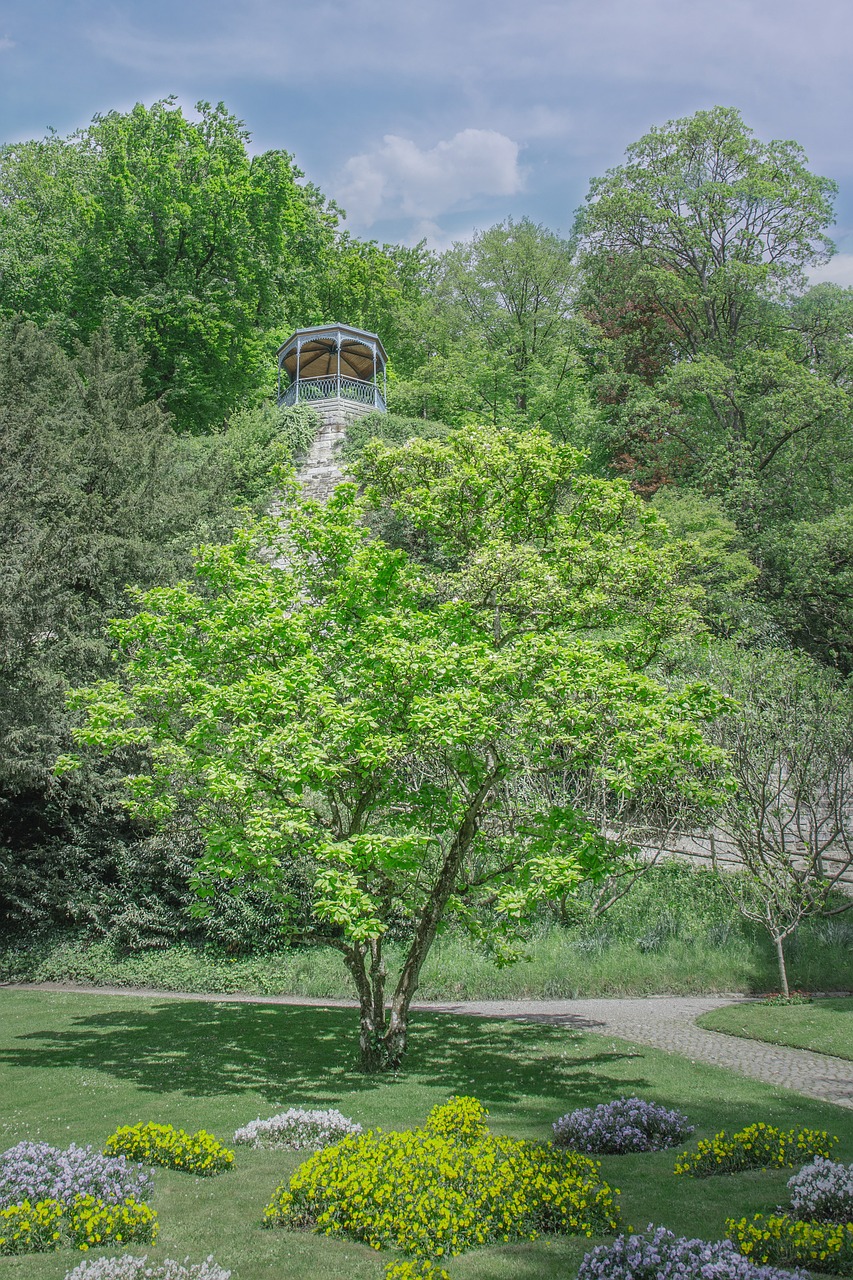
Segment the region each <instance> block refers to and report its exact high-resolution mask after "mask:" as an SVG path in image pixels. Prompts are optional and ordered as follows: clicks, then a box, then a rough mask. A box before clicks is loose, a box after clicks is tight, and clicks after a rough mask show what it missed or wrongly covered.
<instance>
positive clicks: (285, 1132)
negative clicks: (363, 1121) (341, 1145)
mask: <svg viewBox="0 0 853 1280" xmlns="http://www.w3.org/2000/svg"><path fill="white" fill-rule="evenodd" d="M355 1133H361V1125H360V1124H356V1122H355V1120H349V1119H348V1118H347V1117H346V1116H344V1115H341V1113H340V1111H336V1110H335V1109H334V1108H330V1109H329V1110H328V1111H306V1110H305V1109H304V1108H303V1107H290V1108H289V1110H287V1111H282V1112H280V1113H279V1114H278V1115H276V1116H270V1118H269V1119H268V1120H261V1119H260V1117H259V1118H258V1119H257V1120H251V1121H250V1122H249V1123H248V1124H247V1125H244V1126H243V1128H242V1129H238V1130H237V1132H236V1133H235V1134H234V1141H235V1142H236V1143H243V1144H245V1145H246V1146H250V1147H256V1148H257V1147H276V1148H283V1149H285V1150H288V1151H302V1150H304V1149H305V1148H310V1149H313V1150H317V1149H319V1148H320V1147H328V1146H331V1145H332V1143H334V1142H340V1140H341V1138H345V1137H347V1135H348V1134H355Z"/></svg>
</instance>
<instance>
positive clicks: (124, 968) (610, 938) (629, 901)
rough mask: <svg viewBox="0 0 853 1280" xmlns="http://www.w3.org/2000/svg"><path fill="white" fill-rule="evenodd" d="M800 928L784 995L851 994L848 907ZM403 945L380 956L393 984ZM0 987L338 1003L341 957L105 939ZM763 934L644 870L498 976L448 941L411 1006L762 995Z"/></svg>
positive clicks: (704, 882)
mask: <svg viewBox="0 0 853 1280" xmlns="http://www.w3.org/2000/svg"><path fill="white" fill-rule="evenodd" d="M850 916H851V918H850V920H849V921H848V919H847V918H846V917H845V916H841V917H836V918H833V919H831V920H826V921H815V922H812V923H810V924H807V925H805V926H803V928H802V929H801V930H800V931H799V933H798V934H797V935H796V936H795V938H794V939H792V940H791V942H790V943H789V947H788V951H789V961H790V978H791V983H792V986H794V987H799V988H802V989H804V990H810V991H847V990H853V911H851V913H850ZM403 946H404V944H403V943H402V942H397V943H394V942H391V943H389V945H388V947H387V961H388V968H389V976H390V978H391V980H392V981H393V978H394V976H395V975H396V973H397V972H398V971H399V968H400V965H401V963H402V955H403ZM0 979H2V980H5V981H35V982H48V981H54V982H63V981H67V982H81V983H92V984H94V985H100V986H113V985H115V986H124V987H154V988H158V989H160V990H171V991H197V992H238V991H244V992H246V993H250V994H256V995H294V996H316V997H346V996H351V995H352V994H353V990H352V986H351V983H350V978H349V975H348V973H347V971H346V969H345V968H344V965H343V961H342V958H341V956H340V954H339V953H338V952H336V951H334V950H332V949H331V948H321V947H310V948H292V949H280V950H264V951H260V950H259V951H256V952H254V953H251V954H248V955H240V956H232V955H228V954H225V953H224V952H223V951H221V950H215V949H211V948H194V947H191V946H188V945H186V944H176V945H171V946H167V947H163V948H158V949H154V950H139V951H132V952H130V953H127V954H123V953H122V952H121V951H119V950H117V949H116V948H115V947H114V946H112V945H111V944H110V943H109V942H108V941H105V940H92V939H90V938H86V937H84V936H80V935H66V936H65V937H58V938H57V937H48V938H41V939H36V940H31V941H28V942H26V943H17V944H13V943H11V942H9V943H8V944H7V946H6V947H5V948H3V949H0ZM777 982H778V978H777V969H776V961H775V957H774V955H773V952H772V949H771V946H770V943H769V942H768V940H767V938H766V937H765V936H764V935H763V934H761V933H760V932H758V931H755V930H753V929H751V928H749V927H747V926H746V925H744V924H743V922H742V921H741V920H740V918H739V917H738V916H737V914H736V912H735V911H734V908H733V907H732V904H731V902H730V900H729V898H728V896H727V895H726V893H725V889H724V887H723V885H722V882H721V880H720V877H719V875H718V874H717V873H716V872H713V871H711V870H707V869H704V868H702V869H696V868H694V867H691V866H690V865H689V864H686V863H684V862H676V861H675V860H673V861H671V862H668V863H663V864H661V865H660V866H656V867H654V868H652V870H651V871H649V873H648V874H647V875H646V876H645V877H643V879H642V880H640V881H639V882H638V883H637V884H636V885H635V886H634V887H633V888H632V889H631V891H630V892H629V893H628V894H626V895H625V897H623V898H622V899H620V900H619V901H618V902H617V903H616V904H615V905H614V906H613V907H612V908H611V909H610V910H609V911H608V912H606V913H605V914H604V915H603V916H596V915H595V914H594V895H593V891H592V889H585V890H584V891H583V892H581V893H580V894H579V895H578V896H577V897H576V898H574V899H573V900H572V901H571V902H569V903H567V904H566V909H565V911H564V912H563V917H562V919H560V920H558V919H556V918H555V917H554V916H553V915H552V916H551V917H550V918H548V917H547V916H546V917H543V919H542V920H541V921H540V922H539V925H538V926H537V927H536V929H535V930H534V932H533V934H532V936H531V937H530V939H529V943H528V946H527V949H526V956H525V958H524V959H522V960H520V961H519V962H518V963H516V964H514V965H510V966H508V967H504V968H499V967H498V966H497V965H496V964H495V963H494V960H493V959H492V958H491V957H490V956H489V955H488V954H487V953H486V952H485V951H484V950H483V949H482V948H480V947H478V946H477V945H476V944H475V943H473V942H472V941H470V940H469V939H468V938H467V937H465V936H463V935H462V934H459V933H453V932H450V933H448V934H445V935H443V936H442V937H440V938H439V939H438V940H437V942H436V943H435V945H434V947H433V949H432V951H431V953H430V955H429V957H428V959H427V961H426V964H425V965H424V968H423V972H422V975H421V985H420V990H419V992H418V995H419V998H420V999H423V1000H478V999H479V1000H489V999H492V1000H496V999H525V998H526V999H548V998H552V999H559V998H567V999H571V998H578V997H582V996H619V995H625V996H630V995H652V994H665V993H671V994H678V995H701V994H711V993H717V992H738V991H740V992H749V993H756V992H768V991H773V990H774V989H775V987H776V985H777Z"/></svg>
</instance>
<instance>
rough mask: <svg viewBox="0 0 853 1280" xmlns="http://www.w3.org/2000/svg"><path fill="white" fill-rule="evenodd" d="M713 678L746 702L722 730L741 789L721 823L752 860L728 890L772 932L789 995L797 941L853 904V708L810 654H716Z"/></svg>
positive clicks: (731, 878)
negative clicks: (788, 953) (790, 945)
mask: <svg viewBox="0 0 853 1280" xmlns="http://www.w3.org/2000/svg"><path fill="white" fill-rule="evenodd" d="M709 671H710V673H711V674H712V675H713V677H714V679H715V681H716V682H718V683H719V685H720V686H721V687H722V688H723V689H727V690H728V691H729V692H730V693H731V694H733V695H734V697H735V698H736V699H737V702H738V707H737V710H734V711H730V712H729V713H728V714H726V715H724V716H723V717H721V718H720V720H719V721H718V722H717V724H716V726H715V730H714V732H715V735H716V736H717V740H718V741H719V742H720V744H721V745H723V746H724V747H725V748H726V749H727V751H728V753H729V757H730V760H731V768H732V772H733V775H734V777H735V779H736V783H737V787H736V790H735V791H733V792H732V795H731V796H730V798H729V800H728V802H727V803H726V805H725V807H724V809H723V811H722V816H721V819H720V824H721V826H722V828H723V830H724V831H725V833H726V834H727V835H729V837H730V838H731V839H732V841H733V842H734V844H735V845H736V847H737V850H738V853H739V855H740V858H741V861H742V863H743V867H742V871H741V872H740V874H736V875H726V876H725V877H724V879H723V883H724V884H725V885H726V887H727V888H728V890H729V893H730V895H731V896H732V898H733V900H734V902H735V903H736V905H737V907H738V910H739V911H740V912H741V914H742V915H743V916H744V917H745V918H746V919H747V920H751V921H753V922H754V923H756V924H759V925H761V927H762V928H764V929H766V931H767V933H768V934H769V936H770V938H771V940H772V942H773V946H774V949H775V952H776V959H777V962H778V965H779V982H780V986H781V990H782V993H783V994H784V995H785V996H787V995H788V973H787V965H786V960H785V943H786V941H787V939H788V938H790V937H791V936H792V935H793V934H794V933H795V932H796V930H797V929H798V928H799V926H800V925H801V924H802V922H803V921H804V920H807V919H810V918H812V917H815V916H821V915H835V914H838V913H839V912H843V911H847V910H849V908H850V907H851V906H853V899H850V900H847V901H845V900H843V899H841V900H839V899H840V895H839V894H838V892H837V891H838V889H839V887H843V881H844V878H845V876H846V875H847V873H848V872H849V871H850V868H851V866H853V756H851V746H850V744H851V741H853V732H851V731H853V702H851V698H850V691H849V689H848V688H846V687H845V686H844V685H843V684H842V683H841V682H840V681H839V680H837V679H836V678H835V677H833V676H832V675H831V674H830V673H828V672H826V671H824V670H822V669H821V668H819V667H818V666H817V665H816V664H815V663H814V662H813V661H812V660H811V659H809V658H807V657H806V656H805V655H802V654H795V653H790V652H785V651H782V650H764V651H759V652H756V653H744V652H734V653H733V652H731V651H729V650H727V649H726V648H724V647H719V648H718V647H715V649H714V650H713V651H712V656H711V661H710V665H709ZM716 862H718V857H717V851H716V849H715V863H716Z"/></svg>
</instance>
